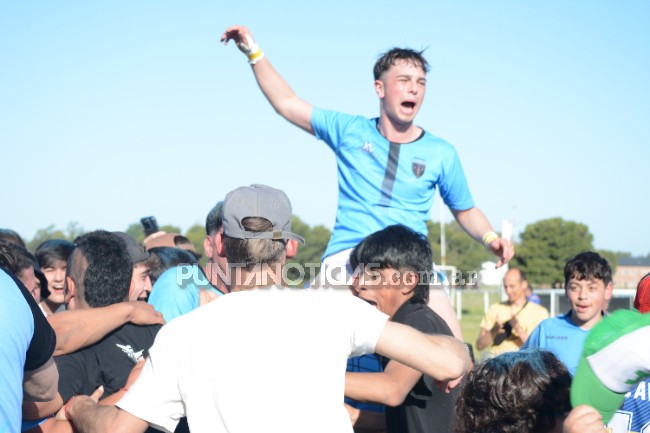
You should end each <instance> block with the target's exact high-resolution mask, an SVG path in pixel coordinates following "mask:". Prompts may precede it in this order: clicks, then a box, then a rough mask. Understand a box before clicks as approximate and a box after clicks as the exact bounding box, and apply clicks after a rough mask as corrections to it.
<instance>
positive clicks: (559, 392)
mask: <svg viewBox="0 0 650 433" xmlns="http://www.w3.org/2000/svg"><path fill="white" fill-rule="evenodd" d="M570 386H571V375H570V374H569V372H568V370H567V369H566V367H565V366H564V364H562V362H561V361H560V360H558V359H557V357H556V356H555V355H554V354H553V353H551V352H548V351H545V350H539V349H522V350H519V351H517V352H506V353H502V354H501V355H499V356H496V357H494V358H491V359H488V360H487V361H483V362H482V363H481V364H479V365H478V366H477V367H475V368H474V370H472V371H471V372H470V373H469V375H468V377H467V380H466V382H465V384H464V386H463V388H462V389H461V391H460V395H459V397H458V401H457V402H456V406H455V408H454V421H455V431H456V432H457V433H476V432H490V433H497V432H498V433H519V432H527V433H547V432H549V431H551V430H552V429H553V427H554V426H555V423H556V419H557V416H558V415H559V414H563V413H565V412H568V411H569V410H571V402H570V401H569V389H570Z"/></svg>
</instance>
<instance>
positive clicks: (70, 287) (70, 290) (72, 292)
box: [63, 277, 77, 310]
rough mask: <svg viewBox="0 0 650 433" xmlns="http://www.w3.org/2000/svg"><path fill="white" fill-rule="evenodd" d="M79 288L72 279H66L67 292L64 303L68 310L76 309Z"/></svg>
mask: <svg viewBox="0 0 650 433" xmlns="http://www.w3.org/2000/svg"><path fill="white" fill-rule="evenodd" d="M76 297H77V286H76V285H75V283H74V280H73V279H72V278H70V277H65V291H64V296H63V303H64V304H65V306H66V309H68V310H74V309H75V307H76V303H77V302H76Z"/></svg>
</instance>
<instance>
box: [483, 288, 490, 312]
mask: <svg viewBox="0 0 650 433" xmlns="http://www.w3.org/2000/svg"><path fill="white" fill-rule="evenodd" d="M488 308H490V294H489V293H488V291H487V290H484V291H483V314H485V313H487V310H488Z"/></svg>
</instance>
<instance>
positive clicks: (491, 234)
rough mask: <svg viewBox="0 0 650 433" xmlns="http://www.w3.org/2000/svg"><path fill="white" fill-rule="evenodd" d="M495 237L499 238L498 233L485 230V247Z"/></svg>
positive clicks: (495, 238)
mask: <svg viewBox="0 0 650 433" xmlns="http://www.w3.org/2000/svg"><path fill="white" fill-rule="evenodd" d="M497 239H499V235H498V234H496V233H494V232H487V233H486V234H485V235H484V236H483V245H485V246H486V247H487V246H488V245H490V244H491V243H492V242H493V241H495V240H497Z"/></svg>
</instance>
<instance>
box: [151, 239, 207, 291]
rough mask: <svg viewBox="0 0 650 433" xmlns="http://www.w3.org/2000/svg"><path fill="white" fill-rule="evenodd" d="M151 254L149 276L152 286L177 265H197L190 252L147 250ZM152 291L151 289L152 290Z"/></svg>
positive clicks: (172, 249) (178, 249) (163, 249)
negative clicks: (164, 273)
mask: <svg viewBox="0 0 650 433" xmlns="http://www.w3.org/2000/svg"><path fill="white" fill-rule="evenodd" d="M148 251H149V253H151V270H150V273H149V276H150V278H151V282H152V283H153V285H154V286H155V285H156V281H157V280H158V278H159V277H160V276H161V275H162V274H163V272H165V271H166V270H167V269H170V268H175V267H176V266H179V265H195V264H198V260H197V259H196V256H194V254H192V253H191V252H190V251H187V250H182V249H180V248H174V247H155V248H151V249H150V250H148ZM152 291H153V289H152Z"/></svg>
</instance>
